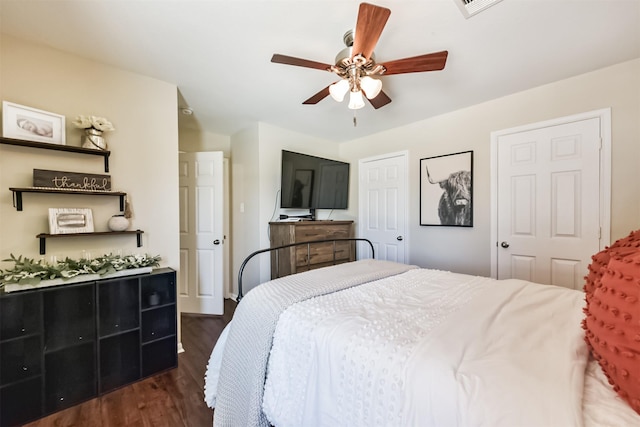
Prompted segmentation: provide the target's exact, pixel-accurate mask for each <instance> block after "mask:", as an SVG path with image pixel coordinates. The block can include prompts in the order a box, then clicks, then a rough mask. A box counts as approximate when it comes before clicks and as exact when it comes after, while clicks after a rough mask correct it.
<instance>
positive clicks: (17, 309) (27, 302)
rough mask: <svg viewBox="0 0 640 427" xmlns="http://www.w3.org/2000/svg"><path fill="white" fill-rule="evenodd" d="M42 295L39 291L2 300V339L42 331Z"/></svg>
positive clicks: (0, 304)
mask: <svg viewBox="0 0 640 427" xmlns="http://www.w3.org/2000/svg"><path fill="white" fill-rule="evenodd" d="M40 297H41V295H40V294H37V293H32V294H17V295H11V296H7V297H6V298H3V299H1V300H0V341H6V340H9V339H12V338H18V337H24V336H27V335H32V334H39V333H40V331H41V330H42V329H41V328H42V325H41V324H42V310H41V308H40V307H41V302H40V301H41V299H40Z"/></svg>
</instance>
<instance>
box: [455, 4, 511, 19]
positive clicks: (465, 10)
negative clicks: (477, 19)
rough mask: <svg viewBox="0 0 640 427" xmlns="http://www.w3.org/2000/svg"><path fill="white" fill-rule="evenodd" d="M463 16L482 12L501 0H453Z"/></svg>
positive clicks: (467, 16)
mask: <svg viewBox="0 0 640 427" xmlns="http://www.w3.org/2000/svg"><path fill="white" fill-rule="evenodd" d="M453 1H454V2H455V4H456V5H457V6H458V8H459V9H460V11H461V12H462V14H463V15H464V17H465V18H471V17H472V16H473V15H475V14H477V13H480V12H482V11H483V10H485V9H486V8H488V7H490V6H493V5H494V4H496V3H499V2H501V1H502V0H453Z"/></svg>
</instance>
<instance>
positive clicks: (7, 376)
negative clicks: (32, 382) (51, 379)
mask: <svg viewBox="0 0 640 427" xmlns="http://www.w3.org/2000/svg"><path fill="white" fill-rule="evenodd" d="M41 345H42V344H41V342H40V336H39V335H32V336H30V337H28V338H21V339H15V340H11V341H9V342H6V343H4V344H3V345H2V353H1V354H0V378H2V381H3V382H7V383H13V382H16V381H22V380H25V379H28V378H30V377H34V376H38V375H40V374H41V365H40V355H39V353H40V346H41Z"/></svg>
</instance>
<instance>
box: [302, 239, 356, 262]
mask: <svg viewBox="0 0 640 427" xmlns="http://www.w3.org/2000/svg"><path fill="white" fill-rule="evenodd" d="M350 258H351V243H349V242H336V254H335V259H336V261H340V260H349V259H350ZM333 260H334V258H333V243H315V244H312V245H309V264H310V265H313V264H322V263H327V262H332V261H333ZM306 265H307V246H305V245H302V246H298V247H296V266H298V267H303V266H306Z"/></svg>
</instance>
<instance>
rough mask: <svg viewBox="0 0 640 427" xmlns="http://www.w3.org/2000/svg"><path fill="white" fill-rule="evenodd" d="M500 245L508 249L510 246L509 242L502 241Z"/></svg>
mask: <svg viewBox="0 0 640 427" xmlns="http://www.w3.org/2000/svg"><path fill="white" fill-rule="evenodd" d="M500 246H502V247H503V248H505V249H507V248H508V247H509V244H508V243H507V242H502V243H500Z"/></svg>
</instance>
